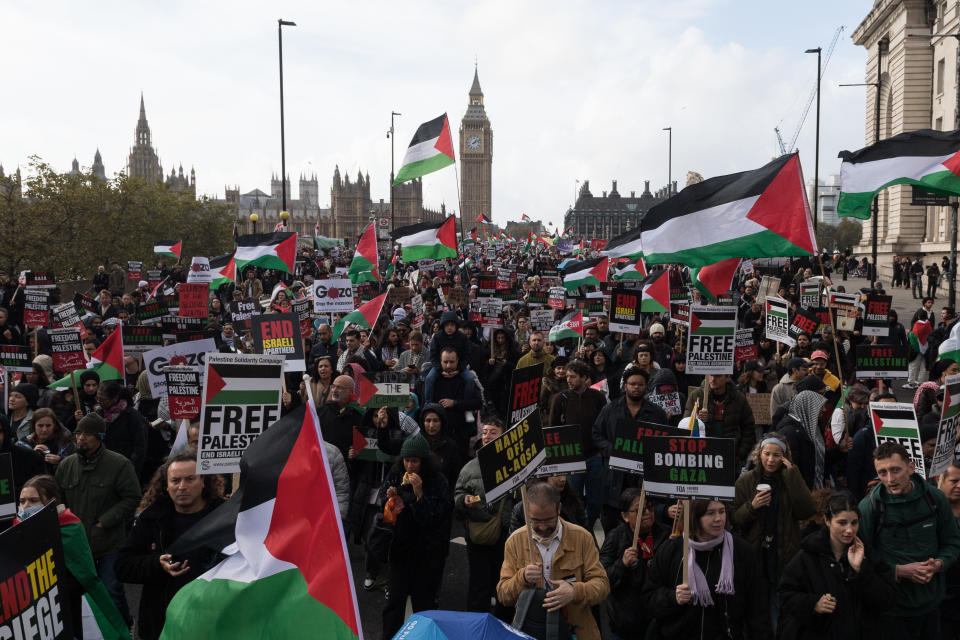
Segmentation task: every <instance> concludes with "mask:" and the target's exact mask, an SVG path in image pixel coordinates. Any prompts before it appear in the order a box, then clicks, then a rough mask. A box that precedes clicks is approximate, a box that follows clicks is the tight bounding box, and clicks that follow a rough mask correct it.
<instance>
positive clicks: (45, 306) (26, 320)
mask: <svg viewBox="0 0 960 640" xmlns="http://www.w3.org/2000/svg"><path fill="white" fill-rule="evenodd" d="M23 324H25V325H27V326H28V327H45V326H47V325H48V324H50V291H48V290H47V289H34V288H27V289H24V291H23Z"/></svg>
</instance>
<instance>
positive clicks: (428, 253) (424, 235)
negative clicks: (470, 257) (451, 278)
mask: <svg viewBox="0 0 960 640" xmlns="http://www.w3.org/2000/svg"><path fill="white" fill-rule="evenodd" d="M393 241H394V242H396V243H397V244H399V245H400V248H401V250H402V252H403V261H404V262H416V261H417V260H423V259H428V258H432V259H434V260H440V259H442V258H456V257H457V225H456V218H454V217H453V216H447V218H446V220H443V221H442V222H423V223H420V224H412V225H409V226H407V227H400V228H399V229H397V230H396V231H394V232H393Z"/></svg>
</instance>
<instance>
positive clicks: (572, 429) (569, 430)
mask: <svg viewBox="0 0 960 640" xmlns="http://www.w3.org/2000/svg"><path fill="white" fill-rule="evenodd" d="M541 431H542V432H543V448H544V450H545V451H546V452H547V457H546V459H545V460H544V461H543V464H542V465H540V468H539V469H537V471H536V474H535V475H537V476H541V477H542V476H554V475H558V474H562V473H581V472H583V471H586V470H587V461H586V458H584V455H583V440H582V438H581V435H580V425H578V424H564V425H559V426H556V427H543V428H542V429H541Z"/></svg>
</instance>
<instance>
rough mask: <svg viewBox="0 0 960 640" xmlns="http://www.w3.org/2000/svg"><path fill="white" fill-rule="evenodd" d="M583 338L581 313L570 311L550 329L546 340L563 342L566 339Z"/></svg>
mask: <svg viewBox="0 0 960 640" xmlns="http://www.w3.org/2000/svg"><path fill="white" fill-rule="evenodd" d="M582 337H583V311H579V310H578V311H571V312H570V313H568V314H567V315H565V316H563V318H562V319H561V320H560V322H558V323H557V324H555V325H554V326H553V327H551V328H550V333H549V334H547V339H548V340H549V341H550V342H556V341H557V340H564V339H566V338H582Z"/></svg>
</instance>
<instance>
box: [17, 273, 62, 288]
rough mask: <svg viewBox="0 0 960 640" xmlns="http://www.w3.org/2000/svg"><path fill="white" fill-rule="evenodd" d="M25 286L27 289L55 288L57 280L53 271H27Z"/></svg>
mask: <svg viewBox="0 0 960 640" xmlns="http://www.w3.org/2000/svg"><path fill="white" fill-rule="evenodd" d="M24 286H25V287H26V288H27V289H54V288H56V286H57V281H56V278H54V277H53V271H27V272H26V274H25V284H24Z"/></svg>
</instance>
